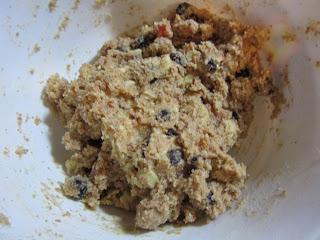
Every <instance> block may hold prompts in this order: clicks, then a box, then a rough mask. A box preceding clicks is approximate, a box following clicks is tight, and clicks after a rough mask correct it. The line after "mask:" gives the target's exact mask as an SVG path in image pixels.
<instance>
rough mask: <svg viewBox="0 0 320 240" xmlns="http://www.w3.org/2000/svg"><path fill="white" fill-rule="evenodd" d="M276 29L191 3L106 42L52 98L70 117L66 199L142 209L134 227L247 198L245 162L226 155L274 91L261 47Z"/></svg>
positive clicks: (50, 87)
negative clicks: (256, 104)
mask: <svg viewBox="0 0 320 240" xmlns="http://www.w3.org/2000/svg"><path fill="white" fill-rule="evenodd" d="M267 39H268V31H267V30H266V29H261V28H258V27H255V26H248V25H244V24H242V23H240V22H238V21H233V20H227V19H224V18H221V17H218V16H214V15H211V14H210V13H208V12H207V11H206V10H200V9H197V8H196V7H194V6H191V5H190V4H188V3H182V4H180V5H178V7H177V8H176V10H175V12H174V13H172V14H171V15H170V16H169V17H168V19H163V20H161V21H159V22H155V23H154V24H151V25H145V26H142V27H141V28H140V29H139V31H138V33H136V34H135V35H132V36H131V35H127V36H122V37H118V38H117V39H115V40H111V41H109V42H107V43H106V44H105V45H104V46H103V47H102V48H101V50H100V52H99V54H98V57H97V58H96V60H95V61H94V62H93V63H88V64H84V65H83V66H82V67H81V68H80V71H79V77H78V78H77V79H76V80H74V81H71V82H68V81H67V80H65V79H63V78H62V77H60V76H59V75H57V74H56V75H53V76H51V77H50V79H49V80H48V83H47V85H46V87H45V98H46V100H47V101H48V102H49V103H50V105H51V106H52V107H53V108H54V109H55V110H56V112H57V113H58V114H59V116H60V117H61V119H62V121H63V123H64V125H65V128H66V133H65V135H64V137H63V143H64V145H65V148H66V149H67V150H70V151H73V155H72V157H71V158H70V159H68V160H67V161H66V163H65V165H66V169H67V170H68V174H69V175H70V177H68V178H67V179H66V181H65V184H64V186H63V189H64V193H65V195H66V196H69V197H71V198H73V199H76V200H81V201H83V202H85V203H86V204H87V205H88V206H89V207H91V208H95V207H97V206H98V205H111V206H116V207H119V208H123V209H126V210H132V211H135V212H136V217H135V224H136V226H137V227H140V228H143V229H155V228H157V227H158V226H159V225H161V224H164V223H168V222H169V223H170V222H171V223H173V222H179V223H185V224H187V223H192V222H194V221H196V220H197V219H198V218H199V217H201V216H207V217H209V218H210V219H214V218H216V217H217V216H218V215H219V214H221V213H223V212H224V211H226V209H228V208H230V206H231V204H232V202H234V201H235V200H236V199H238V198H239V196H240V191H241V188H242V187H243V185H244V181H245V178H246V167H245V165H244V164H242V163H237V162H236V160H235V159H234V158H233V157H232V156H231V155H230V154H228V152H229V150H230V149H231V148H232V147H233V146H234V145H235V144H236V142H237V140H238V139H239V137H241V135H242V134H243V133H245V132H246V129H247V127H248V125H249V123H250V121H251V119H252V110H253V100H254V98H255V97H256V96H257V95H264V96H267V95H270V94H272V93H273V92H274V87H273V85H272V81H271V78H270V73H269V71H268V70H266V69H264V68H263V67H262V66H261V64H260V60H259V50H261V48H262V46H263V43H264V41H265V40H267Z"/></svg>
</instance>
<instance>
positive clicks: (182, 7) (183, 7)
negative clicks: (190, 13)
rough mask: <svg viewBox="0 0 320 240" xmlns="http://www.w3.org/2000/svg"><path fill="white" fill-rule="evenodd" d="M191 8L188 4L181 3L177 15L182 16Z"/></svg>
mask: <svg viewBox="0 0 320 240" xmlns="http://www.w3.org/2000/svg"><path fill="white" fill-rule="evenodd" d="M190 6H191V5H190V4H189V3H186V2H183V3H180V4H179V5H178V6H177V8H176V13H177V14H179V15H182V14H184V13H185V12H186V11H187V9H188V8H189V7H190Z"/></svg>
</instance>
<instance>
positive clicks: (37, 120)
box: [33, 117, 42, 126]
mask: <svg viewBox="0 0 320 240" xmlns="http://www.w3.org/2000/svg"><path fill="white" fill-rule="evenodd" d="M33 122H34V124H35V125H37V126H39V125H40V124H41V122H42V121H41V119H40V118H39V117H35V118H34V119H33Z"/></svg>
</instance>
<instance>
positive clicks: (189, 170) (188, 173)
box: [183, 164, 195, 178]
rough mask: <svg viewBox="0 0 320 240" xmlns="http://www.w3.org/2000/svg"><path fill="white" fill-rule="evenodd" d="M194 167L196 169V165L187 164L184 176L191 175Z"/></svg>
mask: <svg viewBox="0 0 320 240" xmlns="http://www.w3.org/2000/svg"><path fill="white" fill-rule="evenodd" d="M194 169H195V167H194V166H193V165H191V164H186V165H185V166H184V169H183V176H184V177H186V178H187V177H189V176H190V175H191V173H192V172H193V170H194Z"/></svg>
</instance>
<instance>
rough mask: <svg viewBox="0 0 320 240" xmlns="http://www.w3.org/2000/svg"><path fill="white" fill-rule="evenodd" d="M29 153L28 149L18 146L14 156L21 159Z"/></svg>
mask: <svg viewBox="0 0 320 240" xmlns="http://www.w3.org/2000/svg"><path fill="white" fill-rule="evenodd" d="M28 152H29V150H28V149H26V148H24V147H23V146H18V147H17V148H16V151H15V154H16V155H17V156H18V157H19V158H22V156H23V155H25V154H27V153H28Z"/></svg>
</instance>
